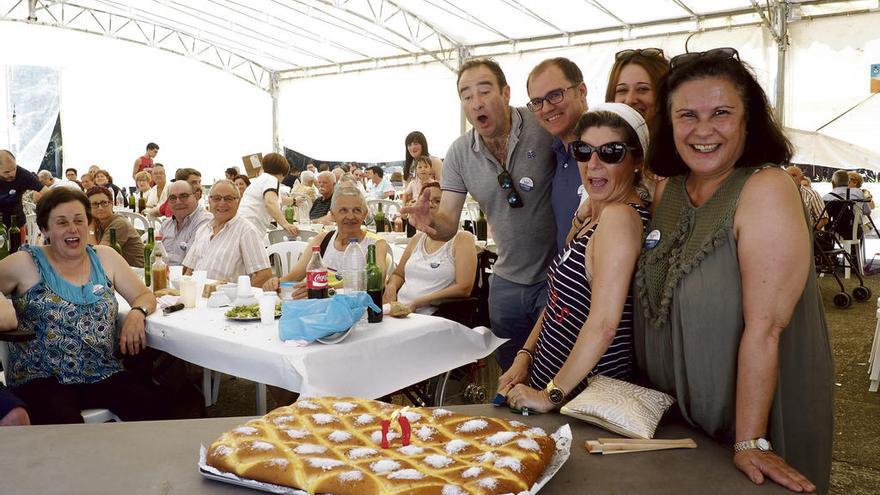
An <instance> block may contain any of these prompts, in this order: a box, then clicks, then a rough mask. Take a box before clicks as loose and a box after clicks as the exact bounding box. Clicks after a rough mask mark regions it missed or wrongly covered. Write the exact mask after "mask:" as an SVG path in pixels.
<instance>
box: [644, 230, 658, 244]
mask: <svg viewBox="0 0 880 495" xmlns="http://www.w3.org/2000/svg"><path fill="white" fill-rule="evenodd" d="M659 242H660V231H659V230H657V229H654V230H652V231H651V232H649V233H648V237H646V238H645V248H646V249H654V247H656V246H657V243H659Z"/></svg>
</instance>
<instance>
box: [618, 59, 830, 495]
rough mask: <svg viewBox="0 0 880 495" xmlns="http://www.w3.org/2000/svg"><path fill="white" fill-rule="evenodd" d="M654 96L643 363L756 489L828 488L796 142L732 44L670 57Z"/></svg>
mask: <svg viewBox="0 0 880 495" xmlns="http://www.w3.org/2000/svg"><path fill="white" fill-rule="evenodd" d="M658 98H659V99H660V103H661V104H660V108H659V109H658V111H659V114H658V124H659V125H658V128H657V129H656V139H655V140H652V143H651V148H650V150H649V153H648V157H647V163H648V166H649V167H651V169H652V171H653V172H654V173H656V174H657V175H660V176H665V177H669V179H668V180H667V181H664V182H661V183H660V184H659V185H658V187H657V191H656V195H655V201H654V205H653V207H654V216H653V219H652V221H651V225H650V227H649V228H648V237H647V240H646V242H645V248H644V250H643V254H642V257H641V259H640V260H639V265H638V271H637V274H636V290H637V295H638V297H637V299H638V304H637V314H636V326H635V335H636V339H635V340H636V342H635V345H636V357H637V362H638V364H639V367H640V369H641V370H642V371H643V372H644V373H645V374H646V375H647V379H648V381H649V382H650V383H651V385H652V386H654V387H656V388H659V389H661V390H664V391H666V392H668V393H670V394H672V395H673V396H675V397H676V399H677V400H678V405H679V408H680V409H681V412H682V414H683V415H684V417H685V418H686V419H687V420H688V421H690V422H691V423H692V424H694V425H696V426H698V427H700V428H702V429H703V430H705V431H706V432H707V433H709V434H710V435H713V436H714V437H716V438H717V439H719V440H720V441H724V442H728V443H730V444H732V445H733V447H734V456H733V460H734V463H735V464H736V466H737V468H739V469H740V470H741V471H742V472H743V473H745V474H746V476H748V477H749V479H751V480H752V481H753V482H754V483H756V484H761V483H763V482H764V478H765V477H769V478H770V479H771V480H773V481H775V482H777V483H779V484H780V485H782V486H784V487H786V488H788V489H790V490H792V491H796V492H801V491H814V490H818V491H819V492H825V491H827V490H828V479H829V476H830V471H831V443H832V431H833V420H834V418H833V414H834V409H833V396H832V395H833V394H832V378H833V370H834V368H833V364H832V359H831V347H830V344H829V342H828V331H827V323H826V320H825V313H824V310H823V308H822V301H821V297H820V294H819V290H818V288H817V282H816V276H815V272H814V269H813V262H812V251H811V238H810V231H809V228H808V225H807V221H806V217H805V214H804V209H803V205H802V204H801V200H800V196H799V195H798V192H797V190H796V189H795V187H794V185H793V184H792V182H791V179H790V178H788V176H787V175H786V173H785V172H784V171H782V170H781V169H780V168H779V167H778V166H776V164H781V163H785V162H787V161H788V160H789V159H790V157H791V153H792V148H791V144H790V143H789V142H788V140H787V139H786V138H785V136H784V135H783V133H782V131H781V129H780V127H779V125H778V124H777V123H776V122H775V121H774V119H773V116H772V113H771V111H770V108H769V104H768V103H767V97H766V95H765V94H764V92H763V90H762V89H761V87H760V85H759V84H758V83H757V81H756V80H755V78H754V76H753V75H752V74H751V72H750V70H749V69H748V68H747V67H746V66H745V65H744V64H743V63H742V62H740V60H739V55H738V53H737V52H736V50H734V49H733V48H718V49H715V50H710V51H708V52H701V53H687V54H684V55H680V56H678V57H675V58H673V59H672V61H671V70H670V72H669V74H668V75H667V77H666V78H665V80H664V81H663V83H662V84H661V87H660V91H659V95H658Z"/></svg>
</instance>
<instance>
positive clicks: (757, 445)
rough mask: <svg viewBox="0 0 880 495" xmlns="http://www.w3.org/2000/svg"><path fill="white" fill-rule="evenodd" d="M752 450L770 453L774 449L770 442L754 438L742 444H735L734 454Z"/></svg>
mask: <svg viewBox="0 0 880 495" xmlns="http://www.w3.org/2000/svg"><path fill="white" fill-rule="evenodd" d="M763 447H766V448H763ZM752 449H755V450H760V451H761V452H768V451H770V450H773V447H772V446H771V445H770V442H769V441H768V440H767V439H765V438H752V439H750V440H743V441H742V442H736V443H735V444H733V452H734V453H739V452H742V451H744V450H752Z"/></svg>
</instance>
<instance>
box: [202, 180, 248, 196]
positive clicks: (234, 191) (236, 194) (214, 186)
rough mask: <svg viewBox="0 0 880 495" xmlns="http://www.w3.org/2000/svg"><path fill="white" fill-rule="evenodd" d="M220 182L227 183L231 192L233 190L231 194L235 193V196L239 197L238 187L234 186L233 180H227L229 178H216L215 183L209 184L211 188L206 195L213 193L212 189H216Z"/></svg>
mask: <svg viewBox="0 0 880 495" xmlns="http://www.w3.org/2000/svg"><path fill="white" fill-rule="evenodd" d="M220 184H229V186H230V187H232V192H233V194H235V197H236V198H240V197H241V194H239V192H238V188H237V187H235V182H232V181H231V180H229V179H220V180H218V181H217V182H215V183H214V184H213V185H212V186H211V190H210V191H208V195H209V196H210V195H211V194H213V193H214V189H216V188H217V186H219V185H220Z"/></svg>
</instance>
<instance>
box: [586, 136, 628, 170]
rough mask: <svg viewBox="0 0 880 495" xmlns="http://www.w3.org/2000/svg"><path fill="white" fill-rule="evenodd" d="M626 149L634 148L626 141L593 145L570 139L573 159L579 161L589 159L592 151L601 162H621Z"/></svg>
mask: <svg viewBox="0 0 880 495" xmlns="http://www.w3.org/2000/svg"><path fill="white" fill-rule="evenodd" d="M628 149H634V148H632V147H630V146H627V145H626V143H620V142H616V143H605V144H603V145H600V146H593V145H591V144H587V143H585V142H583V141H580V140H578V141H572V143H571V154H572V155H573V156H574V159H575V160H577V161H579V162H588V161H590V158H591V157H592V156H593V153H596V154H597V155H598V156H599V159H600V160H602V162H603V163H607V164H609V165H614V164H617V163H620V162H622V161H623V159H624V158H626V150H628Z"/></svg>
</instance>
